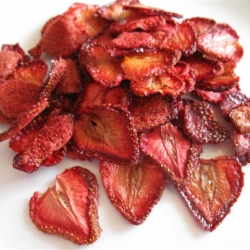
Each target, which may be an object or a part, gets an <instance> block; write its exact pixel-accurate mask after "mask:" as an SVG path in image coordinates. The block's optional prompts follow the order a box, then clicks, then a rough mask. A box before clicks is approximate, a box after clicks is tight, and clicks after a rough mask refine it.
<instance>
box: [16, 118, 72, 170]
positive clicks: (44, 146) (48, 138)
mask: <svg viewBox="0 0 250 250" xmlns="http://www.w3.org/2000/svg"><path fill="white" fill-rule="evenodd" d="M73 127H74V121H73V118H72V117H71V115H68V114H65V115H57V116H54V117H52V118H51V119H49V120H48V121H47V122H46V123H45V125H44V126H43V127H42V128H41V129H40V131H39V133H38V134H37V135H36V137H35V138H34V140H33V141H32V142H31V143H30V144H29V145H28V147H27V148H26V149H25V150H24V151H23V152H21V153H19V154H17V155H16V156H15V157H14V160H13V167H14V168H15V169H18V170H21V171H25V172H27V173H29V174H30V173H33V172H34V171H36V170H37V169H38V168H39V167H40V166H41V164H42V162H43V161H44V160H45V159H47V158H48V157H49V156H50V155H51V154H52V153H53V152H54V151H57V150H59V149H60V148H61V147H64V145H66V144H67V142H68V141H69V139H70V138H71V136H72V133H73Z"/></svg>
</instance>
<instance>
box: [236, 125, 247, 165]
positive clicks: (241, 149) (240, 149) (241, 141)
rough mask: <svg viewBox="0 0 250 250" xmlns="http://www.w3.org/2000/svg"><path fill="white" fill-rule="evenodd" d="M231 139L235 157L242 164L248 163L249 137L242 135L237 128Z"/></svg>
mask: <svg viewBox="0 0 250 250" xmlns="http://www.w3.org/2000/svg"><path fill="white" fill-rule="evenodd" d="M232 140H233V145H234V149H235V157H237V159H238V160H239V162H240V163H241V165H242V166H245V165H247V164H248V163H250V137H249V135H243V134H241V133H239V132H238V131H237V130H234V131H233V133H232Z"/></svg>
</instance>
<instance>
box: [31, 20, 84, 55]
mask: <svg viewBox="0 0 250 250" xmlns="http://www.w3.org/2000/svg"><path fill="white" fill-rule="evenodd" d="M41 35H42V36H41V38H40V40H39V42H38V44H37V45H36V46H35V47H34V48H32V49H30V50H29V53H30V54H31V55H32V56H34V57H35V58H38V57H40V56H41V54H42V52H47V53H49V54H51V55H52V56H54V57H56V58H59V57H63V58H67V57H70V56H71V55H73V54H74V53H75V52H76V51H77V50H78V49H79V48H80V47H81V45H82V43H83V42H84V41H85V40H86V39H87V35H86V34H85V33H83V32H82V31H81V30H80V29H79V28H78V27H77V25H76V23H75V17H74V15H58V16H56V17H55V18H53V19H51V20H49V21H48V22H47V23H46V24H45V25H44V28H43V30H42V34H41Z"/></svg>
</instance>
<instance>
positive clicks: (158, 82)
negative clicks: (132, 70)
mask: <svg viewBox="0 0 250 250" xmlns="http://www.w3.org/2000/svg"><path fill="white" fill-rule="evenodd" d="M153 67H154V66H153ZM130 89H131V91H132V92H133V93H134V94H135V95H138V96H148V95H151V94H157V93H160V94H161V95H163V96H170V97H173V98H175V97H177V96H179V95H180V94H183V93H184V92H185V91H186V85H185V82H184V81H183V80H182V79H181V78H180V77H178V76H177V75H175V74H173V73H172V72H171V71H170V72H165V73H162V74H160V75H156V76H154V75H151V76H148V77H144V78H143V79H138V80H134V81H131V84H130Z"/></svg>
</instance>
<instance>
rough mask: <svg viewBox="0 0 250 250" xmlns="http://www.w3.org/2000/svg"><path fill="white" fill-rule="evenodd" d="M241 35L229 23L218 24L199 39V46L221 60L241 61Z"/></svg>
mask: <svg viewBox="0 0 250 250" xmlns="http://www.w3.org/2000/svg"><path fill="white" fill-rule="evenodd" d="M238 40H239V36H238V34H237V33H236V31H235V30H234V29H233V28H232V27H230V26H229V25H228V24H216V25H215V26H214V27H213V28H212V29H209V30H208V31H207V32H205V33H203V34H202V35H201V36H199V37H198V39H197V46H198V49H199V50H200V51H202V52H203V53H205V54H207V55H209V56H212V57H214V58H217V59H219V60H221V61H224V62H225V61H233V62H239V61H240V59H241V58H242V56H243V48H242V46H241V45H240V44H239V42H238Z"/></svg>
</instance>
